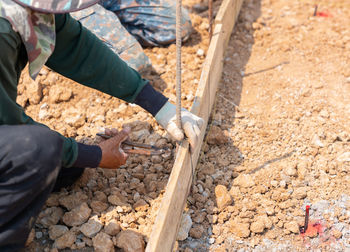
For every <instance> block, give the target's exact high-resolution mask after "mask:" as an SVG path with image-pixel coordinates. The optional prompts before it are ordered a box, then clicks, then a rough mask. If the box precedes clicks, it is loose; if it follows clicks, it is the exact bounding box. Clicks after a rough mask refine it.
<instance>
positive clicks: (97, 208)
mask: <svg viewBox="0 0 350 252" xmlns="http://www.w3.org/2000/svg"><path fill="white" fill-rule="evenodd" d="M90 206H91V208H92V210H93V211H94V212H98V213H100V212H103V211H104V210H106V209H107V207H108V204H107V203H105V202H102V201H98V200H93V201H92V202H91V203H90Z"/></svg>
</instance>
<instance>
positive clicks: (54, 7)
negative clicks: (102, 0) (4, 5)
mask: <svg viewBox="0 0 350 252" xmlns="http://www.w3.org/2000/svg"><path fill="white" fill-rule="evenodd" d="M14 1H15V2H17V3H18V4H20V5H22V6H24V7H29V8H30V9H32V10H36V11H39V12H43V13H67V12H72V11H78V10H82V9H85V8H87V7H90V6H92V5H94V4H95V3H97V2H98V0H14Z"/></svg>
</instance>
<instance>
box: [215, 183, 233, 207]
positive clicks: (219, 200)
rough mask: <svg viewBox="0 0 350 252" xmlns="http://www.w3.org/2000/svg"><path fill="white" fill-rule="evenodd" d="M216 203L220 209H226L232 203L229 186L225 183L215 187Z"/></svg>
mask: <svg viewBox="0 0 350 252" xmlns="http://www.w3.org/2000/svg"><path fill="white" fill-rule="evenodd" d="M215 196H216V204H217V206H218V208H219V209H224V208H225V207H227V206H229V205H230V204H231V203H232V199H231V196H230V194H229V192H228V191H227V188H226V187H225V186H223V185H218V186H216V187H215Z"/></svg>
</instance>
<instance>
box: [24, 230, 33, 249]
mask: <svg viewBox="0 0 350 252" xmlns="http://www.w3.org/2000/svg"><path fill="white" fill-rule="evenodd" d="M34 237H35V231H34V228H33V229H32V230H31V231H30V233H29V235H28V238H27V241H26V244H25V246H26V247H27V246H29V245H30V244H31V243H32V242H33V241H34Z"/></svg>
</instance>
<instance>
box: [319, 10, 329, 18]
mask: <svg viewBox="0 0 350 252" xmlns="http://www.w3.org/2000/svg"><path fill="white" fill-rule="evenodd" d="M316 16H318V17H332V14H331V13H329V12H328V11H320V12H316Z"/></svg>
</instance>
